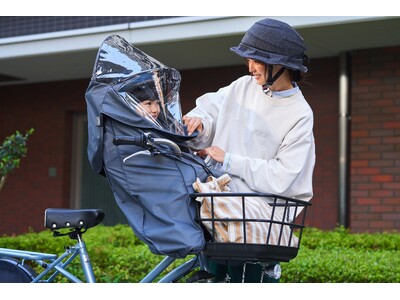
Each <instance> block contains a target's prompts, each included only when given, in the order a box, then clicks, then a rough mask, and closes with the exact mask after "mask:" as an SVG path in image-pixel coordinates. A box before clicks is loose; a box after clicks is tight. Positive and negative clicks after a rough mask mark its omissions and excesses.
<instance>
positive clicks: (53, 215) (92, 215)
mask: <svg viewBox="0 0 400 300" xmlns="http://www.w3.org/2000/svg"><path fill="white" fill-rule="evenodd" d="M104 216H105V214H104V212H103V210H101V209H68V208H48V209H46V210H45V212H44V226H45V227H46V228H49V229H61V228H84V229H89V228H91V227H94V226H96V225H98V224H100V223H101V222H102V221H103V219H104Z"/></svg>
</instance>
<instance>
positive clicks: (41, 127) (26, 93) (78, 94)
mask: <svg viewBox="0 0 400 300" xmlns="http://www.w3.org/2000/svg"><path fill="white" fill-rule="evenodd" d="M86 87H87V81H86V80H85V81H71V82H56V83H43V84H31V85H16V86H9V87H1V88H0V107H1V109H0V141H3V139H4V138H5V137H6V136H8V135H10V134H12V133H13V132H15V130H19V131H20V132H25V131H26V130H27V129H29V128H32V127H33V128H34V129H35V132H34V134H33V135H32V136H31V137H30V138H29V140H28V143H27V147H28V153H27V156H26V157H25V158H22V160H21V165H20V168H18V169H16V170H15V172H14V174H11V175H9V176H8V178H7V180H6V183H5V185H4V187H3V189H2V190H1V191H0V234H12V233H22V232H27V231H28V230H29V228H32V229H34V230H36V231H38V230H44V227H43V214H44V210H45V209H46V208H48V207H69V205H70V204H69V195H70V179H71V178H70V177H71V173H70V168H71V149H72V147H71V143H72V140H71V133H72V122H71V116H72V113H73V112H76V111H84V110H85V109H86V105H85V100H84V92H85V89H86ZM50 169H51V170H55V171H56V174H49V170H50ZM53 175H55V176H53Z"/></svg>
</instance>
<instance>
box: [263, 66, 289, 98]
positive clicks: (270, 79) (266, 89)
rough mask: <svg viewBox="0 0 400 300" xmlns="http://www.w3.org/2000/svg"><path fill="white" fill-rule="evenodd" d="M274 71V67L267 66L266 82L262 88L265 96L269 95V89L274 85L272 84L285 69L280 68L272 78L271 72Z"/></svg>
mask: <svg viewBox="0 0 400 300" xmlns="http://www.w3.org/2000/svg"><path fill="white" fill-rule="evenodd" d="M273 70H274V66H272V65H267V72H266V73H268V74H266V75H267V78H268V79H267V82H266V83H265V84H264V85H263V86H262V89H263V92H264V93H265V94H267V93H269V91H270V87H271V86H272V85H273V84H274V82H275V81H276V80H277V79H278V78H279V77H280V76H281V75H282V74H283V72H285V70H286V68H285V67H281V69H280V70H279V71H278V72H277V73H276V74H275V76H272V72H273Z"/></svg>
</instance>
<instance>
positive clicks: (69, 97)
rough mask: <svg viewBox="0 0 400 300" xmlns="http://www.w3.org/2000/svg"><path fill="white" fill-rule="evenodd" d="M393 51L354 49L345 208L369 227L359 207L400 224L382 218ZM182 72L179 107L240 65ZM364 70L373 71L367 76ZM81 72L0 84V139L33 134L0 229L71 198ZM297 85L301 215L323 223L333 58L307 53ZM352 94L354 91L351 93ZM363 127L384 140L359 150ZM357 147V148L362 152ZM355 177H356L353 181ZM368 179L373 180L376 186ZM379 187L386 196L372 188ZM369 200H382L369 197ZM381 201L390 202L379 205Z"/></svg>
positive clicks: (334, 163) (387, 225)
mask: <svg viewBox="0 0 400 300" xmlns="http://www.w3.org/2000/svg"><path fill="white" fill-rule="evenodd" d="M396 51H397V52H396ZM398 52H399V51H398V49H382V50H378V51H360V52H355V53H354V57H353V68H354V75H353V89H352V90H353V96H352V97H353V98H354V99H353V112H352V114H353V119H352V122H353V131H352V138H353V139H352V148H355V149H354V151H355V152H356V153H355V154H354V153H353V154H352V159H353V160H354V162H353V163H352V165H351V170H352V177H351V180H352V182H353V185H352V189H353V190H352V193H351V196H352V198H351V199H352V202H351V204H352V206H354V207H352V210H351V212H352V218H351V220H352V222H351V226H354V228H355V229H356V230H368V229H371V228H370V227H369V226H374V228H376V226H375V225H374V223H372V222H369V223H365V222H363V223H362V226H361V225H360V223H359V222H358V219H359V218H360V217H362V215H363V217H362V218H364V219H366V218H367V217H368V215H370V217H371V218H375V215H378V214H379V215H380V216H381V219H382V223H381V224H382V226H381V227H379V229H380V230H391V229H398V228H399V224H398V223H396V222H395V221H394V220H393V219H391V221H390V222H388V219H390V218H393V217H394V216H395V211H396V209H397V214H398V210H399V208H396V206H395V204H396V201H397V200H396V197H397V199H398V198H399V192H398V184H397V185H396V180H397V182H398V181H399V178H398V176H399V175H397V174H396V167H397V168H398V167H399V157H398V154H396V153H399V140H398V137H397V138H396V134H397V136H399V126H398V121H399V108H398V107H399V102H398V101H399V100H398V99H397V100H396V97H398V96H396V93H394V94H393V91H392V92H389V91H387V90H386V91H384V90H385V89H387V88H388V87H387V86H388V85H391V86H392V87H393V88H395V89H397V93H399V91H398V88H399V83H398V81H396V78H395V77H394V76H396V75H397V76H398V75H399V63H398V59H397V67H396V68H397V71H394V72H393V71H391V67H392V65H391V64H390V63H389V61H391V60H390V57H392V58H394V57H395V56H396V57H398V54H395V53H398ZM390 53H391V55H389V54H390ZM379 57H380V58H381V59H382V58H385V57H389V58H388V61H387V62H385V63H383V62H382V61H381V62H379V63H378V62H377V61H376V60H378V58H379ZM357 59H359V60H361V61H366V60H368V61H369V64H370V65H371V68H372V70H374V71H368V68H367V67H362V66H361V64H360V63H357ZM384 70H386V72H389V73H390V72H391V74H392V75H391V76H388V75H386V76H385V77H379V78H380V80H379V82H376V81H377V80H378V79H377V78H378V76H374V74H376V73H375V72H378V71H379V72H382V71H384ZM396 72H397V73H396ZM181 73H182V78H183V79H182V86H181V99H182V100H181V101H182V110H183V112H184V113H186V112H187V111H188V110H190V109H191V108H192V107H193V106H194V99H195V98H196V97H198V96H199V95H201V94H203V93H205V92H209V91H215V90H217V89H218V88H219V87H221V86H224V85H226V84H228V83H229V82H231V81H232V80H234V79H235V78H237V77H238V76H241V75H243V74H246V73H247V70H246V67H245V66H244V65H243V66H235V67H226V68H215V69H207V70H206V69H202V70H190V71H182V72H181ZM357 74H358V75H357ZM379 74H382V73H379ZM371 75H372V76H373V77H372V79H369V78H370V76H371ZM367 79H368V80H374V82H375V83H376V84H375V85H374V86H369V84H368V80H367ZM88 80H89V79H88ZM88 80H76V81H69V82H52V83H43V84H31V85H15V86H9V87H0V107H1V109H0V140H1V141H2V140H3V139H4V138H5V137H6V136H8V135H10V134H12V133H13V132H14V131H15V130H19V131H21V132H24V131H25V130H27V129H29V128H31V127H33V128H35V133H34V135H33V136H32V137H31V138H30V140H29V141H28V154H27V157H25V158H23V159H22V161H21V167H20V168H19V169H17V170H15V172H14V174H12V175H10V176H9V177H8V178H7V181H6V184H5V186H4V187H3V189H2V190H1V191H0V207H1V209H0V234H13V233H15V234H19V233H23V232H27V231H28V230H29V228H30V227H31V228H32V229H34V230H36V231H41V230H43V229H44V228H43V212H44V210H45V209H46V208H47V207H69V206H70V204H69V199H70V193H71V191H70V186H71V149H72V143H73V139H72V115H73V114H74V113H76V112H80V113H85V110H86V104H85V99H84V94H85V90H86V87H87V85H88V83H89V81H88ZM366 88H368V89H372V91H373V92H374V93H379V94H380V95H381V97H380V98H379V101H377V102H374V103H375V104H376V105H377V106H379V108H375V110H374V111H372V112H370V111H369V110H368V109H367V108H365V107H364V109H362V107H360V105H364V104H363V103H364V100H362V97H368V96H367V94H368V93H367V92H366V91H365V89H366ZM302 90H303V92H304V95H305V97H306V99H307V100H308V101H309V103H310V105H311V107H312V109H313V111H314V118H315V126H314V128H315V129H314V133H315V141H316V152H317V162H316V167H315V173H314V198H313V200H312V202H313V205H312V206H311V209H310V210H309V213H308V216H307V224H308V226H315V227H318V228H322V229H332V228H334V227H335V226H336V225H337V220H338V192H337V191H338V186H337V185H338V150H337V149H338V142H337V141H338V129H337V128H338V125H337V124H338V100H337V99H338V59H337V58H327V59H316V60H313V61H312V62H311V71H310V74H309V78H308V80H307V83H305V84H303V85H302ZM391 93H392V94H391ZM389 95H392V96H390V97H389ZM357 97H361V98H359V99H358V100H357ZM364 99H365V98H364ZM369 101H372V100H369ZM396 101H397V102H396ZM378 110H379V111H378ZM381 113H384V114H383V115H384V116H386V117H387V118H389V119H387V120H386V121H383V120H381V121H380V122H384V124H386V125H385V126H383V125H382V126H383V127H382V128H380V129H372V128H370V129H365V128H363V126H370V123H371V121H373V120H375V122H377V119H379V118H380V117H382V116H381ZM370 114H372V116H371V117H370V116H369V115H370ZM396 118H397V119H396ZM357 120H358V121H357ZM356 124H357V127H358V129H357V130H356V128H357V127H355V126H356ZM396 126H397V127H396ZM365 131H367V132H368V134H369V135H371V136H370V138H374V136H375V139H379V140H380V141H381V142H383V141H385V145H386V144H388V145H391V146H390V147H389V148H382V147H380V146H379V143H376V144H374V146H373V147H372V146H369V147H370V149H368V150H365V148H362V147H361V146H363V145H361V144H362V143H364V144H365V143H371V140H369V139H365V140H363V139H361V138H360V140H357V144H355V141H354V139H356V138H357V135H360V134H361V135H362V134H365ZM379 131H381V133H379ZM389 132H390V134H389ZM381 135H382V136H381ZM377 136H379V137H377ZM360 143H361V144H360ZM359 144H360V145H359ZM355 146H357V147H358V146H360V147H361V148H357V147H355ZM364 146H365V145H364ZM357 149H359V150H357ZM360 149H364V152H361V150H360ZM372 149H375V152H376V153H377V154H380V155H381V157H382V158H381V159H375V158H374V157H372V158H370V157H369V156H368V155H369V154H368V153H369V151H371V150H372ZM396 151H397V152H396ZM360 152H361V153H360ZM377 154H376V155H377ZM396 155H397V156H396ZM369 160H371V162H370V161H369ZM388 161H389V162H390V165H388V164H389V162H388ZM363 164H371V166H369V167H368V168H372V169H374V170H375V172H376V173H375V174H373V175H364V176H361V175H360V174H359V172H367V170H369V169H368V168H367V167H366V166H365V165H363ZM377 164H378V165H379V166H377ZM54 171H56V174H54ZM361 180H363V183H362V184H361V183H357V184H356V183H355V182H357V181H361ZM369 181H372V182H371V183H370V182H369ZM378 185H379V186H378ZM365 186H367V191H365ZM371 186H375V189H372V187H371ZM368 187H369V188H368ZM382 188H384V190H385V191H386V193H388V194H389V195H391V196H389V195H388V194H386V196H385V195H379V193H380V192H381V190H382ZM372 190H373V192H372ZM377 193H378V194H377ZM376 201H378V202H379V203H380V204H382V205H380V206H379V205H374V203H376ZM371 203H372V204H371ZM388 207H390V208H391V210H390V211H385V210H386V209H387V208H388ZM360 210H361V212H360ZM377 210H380V212H379V213H378V212H377ZM383 221H385V222H383Z"/></svg>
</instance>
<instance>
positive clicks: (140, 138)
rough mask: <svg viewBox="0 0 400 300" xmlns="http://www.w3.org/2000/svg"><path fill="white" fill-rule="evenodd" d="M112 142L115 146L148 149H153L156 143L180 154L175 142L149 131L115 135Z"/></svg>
mask: <svg viewBox="0 0 400 300" xmlns="http://www.w3.org/2000/svg"><path fill="white" fill-rule="evenodd" d="M113 144H114V145H116V146H119V145H134V146H138V147H142V148H146V149H148V150H150V151H154V150H155V148H157V147H156V145H166V146H169V147H170V148H172V149H173V150H174V152H175V153H176V154H178V155H180V154H181V149H180V148H179V146H178V145H177V144H176V143H174V142H173V141H171V140H168V139H164V138H156V137H153V136H152V135H151V134H150V133H143V134H141V135H137V136H116V137H114V139H113Z"/></svg>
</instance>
